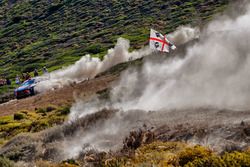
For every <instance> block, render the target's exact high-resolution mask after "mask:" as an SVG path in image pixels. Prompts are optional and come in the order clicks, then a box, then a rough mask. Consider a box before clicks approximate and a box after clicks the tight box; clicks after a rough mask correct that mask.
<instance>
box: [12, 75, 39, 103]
mask: <svg viewBox="0 0 250 167" xmlns="http://www.w3.org/2000/svg"><path fill="white" fill-rule="evenodd" d="M35 86H36V81H35V79H28V80H26V81H24V82H23V83H22V85H21V86H20V87H18V88H16V89H15V91H14V95H15V97H16V98H17V99H20V98H24V97H28V96H32V95H34V94H35Z"/></svg>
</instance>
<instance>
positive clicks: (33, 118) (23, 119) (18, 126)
mask: <svg viewBox="0 0 250 167" xmlns="http://www.w3.org/2000/svg"><path fill="white" fill-rule="evenodd" d="M69 109H70V107H69V106H65V107H56V106H53V105H49V106H47V107H45V108H40V109H38V110H36V111H26V110H22V111H19V112H18V113H15V114H14V115H10V116H3V117H0V144H1V145H2V144H4V143H5V142H6V141H8V140H9V139H11V138H12V137H14V136H16V135H17V134H20V133H25V132H32V133H33V132H39V131H41V130H44V129H47V128H49V127H52V126H55V125H59V124H62V123H63V122H64V121H65V119H66V118H67V115H68V114H69V111H70V110H69Z"/></svg>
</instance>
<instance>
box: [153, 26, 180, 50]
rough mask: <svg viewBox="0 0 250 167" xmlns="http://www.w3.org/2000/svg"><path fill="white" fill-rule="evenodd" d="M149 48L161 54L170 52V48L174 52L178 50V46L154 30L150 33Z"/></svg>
mask: <svg viewBox="0 0 250 167" xmlns="http://www.w3.org/2000/svg"><path fill="white" fill-rule="evenodd" d="M149 46H150V48H151V49H154V50H158V51H161V52H169V47H170V48H171V49H173V50H174V49H176V46H174V45H173V44H172V43H171V42H170V41H169V40H168V39H167V37H166V35H164V36H163V35H162V34H161V33H159V32H157V31H155V30H153V29H151V31H150V40H149Z"/></svg>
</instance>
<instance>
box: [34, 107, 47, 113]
mask: <svg viewBox="0 0 250 167" xmlns="http://www.w3.org/2000/svg"><path fill="white" fill-rule="evenodd" d="M36 113H46V110H45V109H44V108H39V109H37V110H36Z"/></svg>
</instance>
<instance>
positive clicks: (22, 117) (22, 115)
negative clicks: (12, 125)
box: [14, 113, 25, 120]
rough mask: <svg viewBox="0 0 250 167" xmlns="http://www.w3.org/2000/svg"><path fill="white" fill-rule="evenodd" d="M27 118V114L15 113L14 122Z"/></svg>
mask: <svg viewBox="0 0 250 167" xmlns="http://www.w3.org/2000/svg"><path fill="white" fill-rule="evenodd" d="M24 118H25V114H23V113H15V114H14V120H21V119H24Z"/></svg>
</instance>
